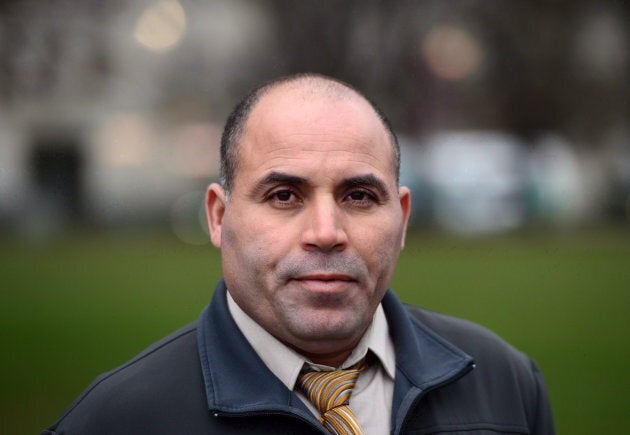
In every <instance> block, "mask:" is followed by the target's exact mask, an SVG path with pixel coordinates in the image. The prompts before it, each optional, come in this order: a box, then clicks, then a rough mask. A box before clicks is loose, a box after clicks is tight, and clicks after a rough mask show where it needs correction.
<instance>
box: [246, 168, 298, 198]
mask: <svg viewBox="0 0 630 435" xmlns="http://www.w3.org/2000/svg"><path fill="white" fill-rule="evenodd" d="M274 184H292V185H304V184H308V180H307V179H306V178H304V177H299V176H297V175H291V174H286V173H284V172H276V171H273V172H270V173H268V174H267V175H265V176H264V177H263V178H262V179H260V180H259V181H258V182H257V183H256V185H255V186H254V188H253V189H252V191H251V193H250V196H252V197H257V196H259V195H261V194H262V193H263V192H264V191H265V190H266V189H267V187H268V186H271V185H274Z"/></svg>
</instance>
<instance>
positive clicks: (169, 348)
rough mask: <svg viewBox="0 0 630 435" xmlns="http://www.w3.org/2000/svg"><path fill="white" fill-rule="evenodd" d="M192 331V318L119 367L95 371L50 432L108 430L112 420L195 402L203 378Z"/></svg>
mask: <svg viewBox="0 0 630 435" xmlns="http://www.w3.org/2000/svg"><path fill="white" fill-rule="evenodd" d="M196 332H197V324H196V322H195V323H192V324H190V325H187V326H185V327H183V328H181V329H179V330H177V331H175V332H173V333H172V334H170V335H168V336H167V337H165V338H163V339H161V340H159V341H158V342H156V343H154V344H153V345H151V346H150V347H148V348H147V349H145V350H144V351H142V352H141V353H140V354H138V355H137V356H136V357H134V358H133V359H131V360H130V361H128V362H126V363H125V364H123V365H121V366H120V367H117V368H116V369H114V370H111V371H109V372H107V373H104V374H102V375H100V376H99V377H98V378H96V379H95V380H94V382H92V384H91V385H90V386H89V387H88V388H87V389H86V390H85V391H84V392H83V393H82V394H81V395H80V396H79V397H78V398H77V399H76V400H75V401H74V402H73V403H72V404H71V405H70V406H69V407H68V408H67V409H66V411H65V412H64V413H63V414H62V416H61V417H60V418H59V420H58V421H57V422H56V423H55V424H54V425H53V427H52V428H51V430H55V431H59V432H58V433H88V432H87V431H89V432H90V433H100V432H98V431H104V432H105V433H114V432H115V431H112V429H113V427H114V426H115V425H116V424H118V422H122V421H125V422H126V423H127V424H128V423H129V420H130V419H133V420H137V421H150V419H151V418H155V416H156V415H160V414H161V413H163V412H166V411H168V412H172V411H173V410H174V409H177V408H179V407H181V406H188V405H189V404H191V403H199V402H200V401H199V400H198V399H199V397H200V395H201V397H203V380H202V379H201V375H200V368H199V364H200V363H199V358H198V352H197V334H196ZM201 402H202V403H203V402H204V401H203V400H202V401H201ZM60 428H61V429H63V430H60ZM97 428H98V429H97ZM51 433H56V432H51Z"/></svg>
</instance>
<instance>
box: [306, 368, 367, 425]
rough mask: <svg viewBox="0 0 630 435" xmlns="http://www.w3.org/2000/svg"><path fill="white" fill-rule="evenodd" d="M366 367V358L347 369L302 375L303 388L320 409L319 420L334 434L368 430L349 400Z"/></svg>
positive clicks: (309, 398)
mask: <svg viewBox="0 0 630 435" xmlns="http://www.w3.org/2000/svg"><path fill="white" fill-rule="evenodd" d="M366 367H367V364H366V363H365V359H363V360H361V361H360V362H359V363H357V364H355V365H353V366H352V367H350V368H349V369H346V370H334V371H331V372H318V371H309V372H304V373H302V374H301V375H300V377H299V379H298V383H299V386H300V388H301V389H302V391H304V393H305V394H306V397H308V400H310V401H311V403H312V404H313V405H315V407H316V408H317V410H318V411H319V412H320V414H321V416H320V418H319V421H320V422H321V423H322V424H323V425H324V427H325V428H326V429H327V430H328V432H330V433H331V434H337V435H359V434H361V435H363V434H365V432H364V431H363V429H362V428H361V426H360V425H359V421H358V420H357V417H356V416H355V415H354V413H353V412H352V411H351V410H350V408H349V407H348V403H349V402H350V395H351V394H352V389H353V388H354V384H355V383H356V382H357V379H358V378H359V374H361V371H363V370H365V368H366Z"/></svg>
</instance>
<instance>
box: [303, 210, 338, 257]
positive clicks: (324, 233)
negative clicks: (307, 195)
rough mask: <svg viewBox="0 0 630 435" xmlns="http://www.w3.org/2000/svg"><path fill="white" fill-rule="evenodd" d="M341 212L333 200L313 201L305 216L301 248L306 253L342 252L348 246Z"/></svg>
mask: <svg viewBox="0 0 630 435" xmlns="http://www.w3.org/2000/svg"><path fill="white" fill-rule="evenodd" d="M341 213H342V211H341V210H340V209H339V207H338V205H337V204H336V201H335V200H334V199H332V198H331V199H327V198H321V199H318V200H316V201H313V202H312V203H311V204H310V206H309V208H308V213H306V216H305V220H306V222H305V225H304V232H303V233H302V246H303V248H304V249H305V250H307V251H321V252H330V251H342V250H344V249H345V248H346V246H347V244H348V235H347V234H346V231H345V228H344V223H343V221H342V215H341Z"/></svg>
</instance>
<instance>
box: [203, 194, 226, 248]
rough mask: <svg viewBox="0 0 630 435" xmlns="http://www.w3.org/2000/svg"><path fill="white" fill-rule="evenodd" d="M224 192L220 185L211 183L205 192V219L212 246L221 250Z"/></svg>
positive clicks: (224, 203)
mask: <svg viewBox="0 0 630 435" xmlns="http://www.w3.org/2000/svg"><path fill="white" fill-rule="evenodd" d="M226 203H227V201H226V197H225V190H224V189H223V187H222V186H221V185H220V184H217V183H212V184H211V185H210V186H209V187H208V190H207V192H206V219H207V220H208V230H209V231H210V240H211V241H212V244H213V245H214V246H216V247H217V248H219V249H221V228H222V226H223V215H224V214H225V205H226Z"/></svg>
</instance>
